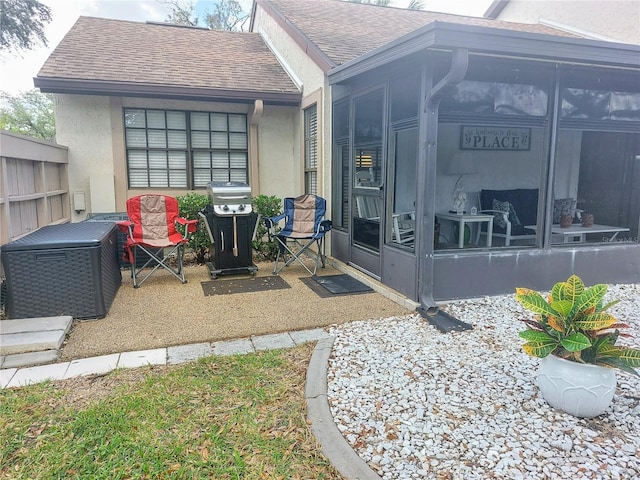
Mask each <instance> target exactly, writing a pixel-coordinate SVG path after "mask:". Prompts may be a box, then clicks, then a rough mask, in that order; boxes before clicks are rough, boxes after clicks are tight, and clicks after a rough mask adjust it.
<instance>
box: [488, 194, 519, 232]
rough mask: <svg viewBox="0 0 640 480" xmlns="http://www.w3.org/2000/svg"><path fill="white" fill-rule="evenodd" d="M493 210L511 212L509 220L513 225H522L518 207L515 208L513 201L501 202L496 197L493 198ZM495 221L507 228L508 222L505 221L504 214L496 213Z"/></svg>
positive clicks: (501, 226)
mask: <svg viewBox="0 0 640 480" xmlns="http://www.w3.org/2000/svg"><path fill="white" fill-rule="evenodd" d="M492 210H497V211H499V212H506V213H508V214H509V217H508V218H509V222H511V224H512V225H514V226H518V225H521V224H520V219H519V218H518V214H517V213H516V209H515V208H513V204H512V203H511V202H500V201H498V200H496V199H495V198H494V199H493V207H492ZM493 221H494V223H495V224H496V225H497V226H499V227H500V228H506V227H507V224H506V222H505V221H504V216H503V215H501V214H499V213H496V214H494V220H493Z"/></svg>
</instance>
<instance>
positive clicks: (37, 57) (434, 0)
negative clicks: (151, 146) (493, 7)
mask: <svg viewBox="0 0 640 480" xmlns="http://www.w3.org/2000/svg"><path fill="white" fill-rule="evenodd" d="M307 1H313V0H307ZM41 2H42V3H44V4H46V5H48V6H49V7H51V12H52V17H53V20H52V21H51V23H49V24H48V25H47V26H46V27H45V35H46V37H47V43H48V45H47V46H44V45H42V46H39V47H37V48H35V49H33V50H30V51H21V52H18V53H14V52H12V53H6V52H3V53H0V91H4V92H7V93H9V94H10V95H17V94H19V93H20V92H24V91H27V90H31V89H33V88H34V86H33V77H35V76H36V75H37V74H38V71H39V70H40V67H42V65H43V64H44V62H45V61H46V59H47V58H48V56H49V55H50V54H51V52H52V51H53V50H54V49H55V47H56V46H57V45H58V43H60V41H61V40H62V38H63V37H64V35H65V34H66V33H67V32H68V31H69V30H70V29H71V27H72V26H73V24H74V23H75V22H76V20H77V19H78V17H79V16H91V17H102V18H114V19H120V20H132V21H139V22H146V21H154V22H162V21H164V20H165V19H166V17H167V14H168V13H169V11H170V8H169V6H168V5H166V3H163V1H162V0H41ZM214 3H215V2H214V1H203V0H199V1H198V2H197V5H196V8H197V10H198V11H207V10H212V5H213V4H214ZM240 3H241V4H242V6H243V7H244V8H245V9H246V11H249V9H250V8H251V4H252V2H251V0H240ZM408 3H409V0H393V1H392V5H394V6H399V7H404V6H406V5H407V4H408ZM424 4H425V10H431V11H437V12H449V13H457V14H462V15H471V16H482V14H483V13H484V12H485V11H486V9H487V8H488V6H489V5H490V4H491V0H425V1H424Z"/></svg>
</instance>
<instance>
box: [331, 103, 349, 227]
mask: <svg viewBox="0 0 640 480" xmlns="http://www.w3.org/2000/svg"><path fill="white" fill-rule="evenodd" d="M349 110H350V109H349V102H348V101H345V100H343V101H340V102H335V103H334V104H333V108H332V111H333V121H332V143H333V148H332V157H333V158H332V165H333V166H334V168H333V169H332V177H331V190H332V198H333V202H332V204H333V207H332V212H331V219H332V221H333V226H334V228H337V229H346V228H348V226H349V217H350V216H349V152H350V151H351V146H350V143H349Z"/></svg>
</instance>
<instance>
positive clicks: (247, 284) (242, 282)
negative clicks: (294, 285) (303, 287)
mask: <svg viewBox="0 0 640 480" xmlns="http://www.w3.org/2000/svg"><path fill="white" fill-rule="evenodd" d="M200 284H201V285H202V291H203V292H204V295H205V297H209V296H211V295H230V294H232V293H248V292H264V291H267V290H282V289H285V288H291V285H289V284H288V283H287V282H286V281H284V280H283V278H282V277H278V276H276V275H271V276H268V277H251V278H238V279H231V280H211V281H209V282H200Z"/></svg>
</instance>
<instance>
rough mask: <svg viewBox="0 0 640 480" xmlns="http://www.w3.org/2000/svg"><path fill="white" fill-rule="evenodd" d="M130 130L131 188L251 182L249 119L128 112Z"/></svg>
mask: <svg viewBox="0 0 640 480" xmlns="http://www.w3.org/2000/svg"><path fill="white" fill-rule="evenodd" d="M124 125H125V143H126V153H127V170H128V178H129V187H130V188H168V187H172V188H194V189H195V188H204V187H206V186H207V184H208V183H209V182H211V181H212V180H224V181H228V180H230V179H236V180H238V181H243V182H248V167H247V165H248V140H247V118H246V115H245V114H236V113H233V114H231V113H211V112H185V111H176V110H151V109H139V108H126V109H124ZM190 172H191V173H190Z"/></svg>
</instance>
